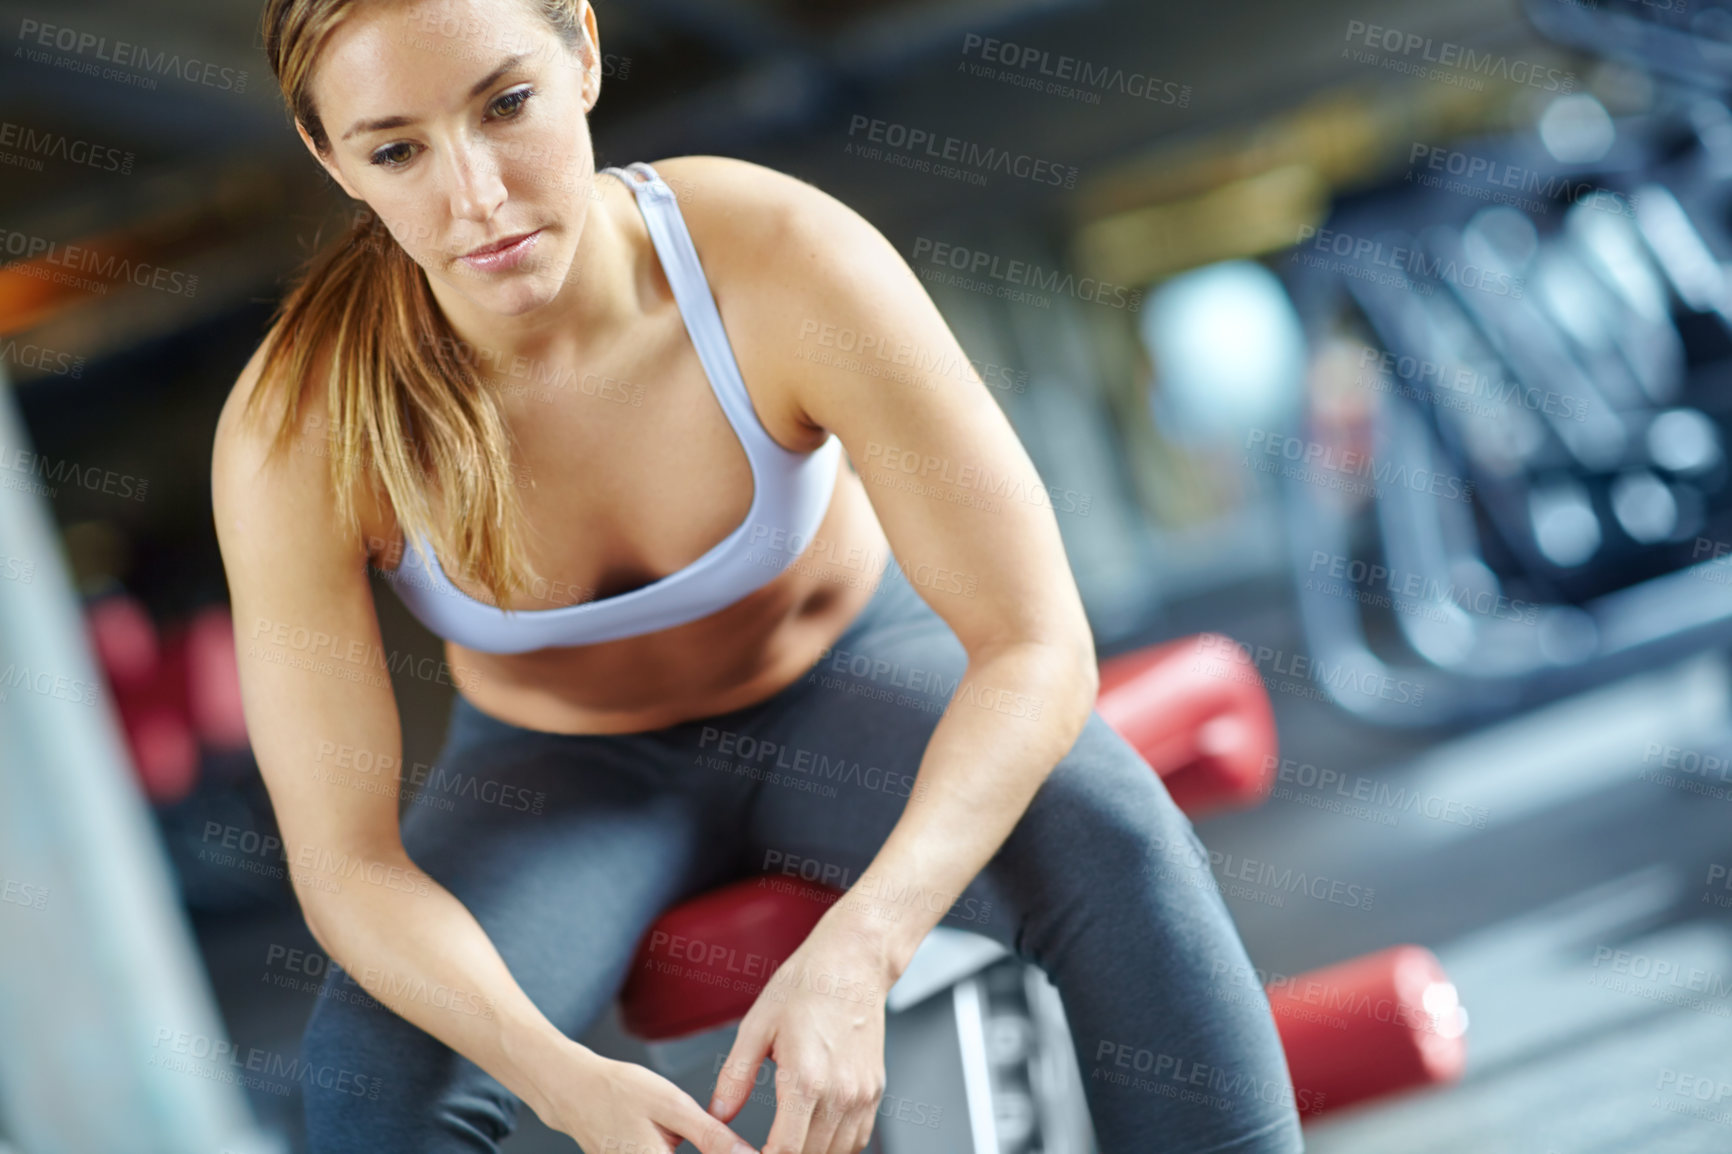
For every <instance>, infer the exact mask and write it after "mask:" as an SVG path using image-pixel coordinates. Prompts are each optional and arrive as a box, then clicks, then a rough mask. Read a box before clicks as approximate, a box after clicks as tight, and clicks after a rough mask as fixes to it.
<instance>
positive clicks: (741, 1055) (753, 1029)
mask: <svg viewBox="0 0 1732 1154" xmlns="http://www.w3.org/2000/svg"><path fill="white" fill-rule="evenodd" d="M757 1009H758V1007H757V1006H756V1005H754V1006H753V1007H752V1009H751V1010H750V1011H748V1012H747V1013H746V1016H745V1018H743V1019H742V1020H741V1021H740V1028H739V1031H738V1032H737V1033H736V1034H735V1035H734V1044H733V1046H732V1047H730V1048H729V1050H728V1057H727V1060H726V1061H724V1062H723V1063H722V1068H721V1069H720V1070H719V1071H717V1072H716V1091H715V1094H714V1095H713V1096H712V1097H711V1099H710V1113H711V1114H714V1115H715V1116H716V1117H717V1118H720V1119H721V1120H722V1121H724V1122H732V1121H733V1120H734V1115H735V1114H738V1113H739V1112H740V1107H741V1106H744V1105H745V1104H746V1098H747V1097H748V1096H749V1095H750V1094H751V1092H752V1087H753V1086H754V1085H755V1084H756V1083H757V1080H758V1069H759V1067H761V1066H762V1065H763V1064H764V1059H765V1058H767V1057H769V1054H770V1037H769V1033H768V1032H767V1031H766V1030H765V1029H764V1028H763V1027H762V1026H760V1025H759V1023H760V1022H761V1021H762V1020H763V1015H762V1014H760V1013H758V1012H757Z"/></svg>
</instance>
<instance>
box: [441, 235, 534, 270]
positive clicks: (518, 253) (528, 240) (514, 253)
mask: <svg viewBox="0 0 1732 1154" xmlns="http://www.w3.org/2000/svg"><path fill="white" fill-rule="evenodd" d="M540 235H541V230H540V229H539V228H538V229H536V230H535V231H534V232H532V233H528V234H526V235H524V236H521V237H519V238H517V239H516V240H514V241H512V242H511V243H509V244H506V245H504V246H503V247H500V248H493V249H488V250H486V251H484V252H476V253H470V254H469V255H468V256H463V257H459V258H458V259H459V260H461V261H463V262H464V263H465V264H467V265H468V266H469V267H470V268H475V269H480V270H481V271H482V272H504V271H505V270H506V269H512V268H516V267H517V266H518V265H519V264H521V263H523V259H524V257H526V256H528V255H529V253H530V251H531V250H532V249H534V248H535V242H536V238H537V237H539V236H540Z"/></svg>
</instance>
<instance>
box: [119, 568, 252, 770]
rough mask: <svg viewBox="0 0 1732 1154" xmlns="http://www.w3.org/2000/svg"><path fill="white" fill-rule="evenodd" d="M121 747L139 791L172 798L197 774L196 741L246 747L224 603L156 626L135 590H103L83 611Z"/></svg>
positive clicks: (218, 747)
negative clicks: (104, 678)
mask: <svg viewBox="0 0 1732 1154" xmlns="http://www.w3.org/2000/svg"><path fill="white" fill-rule="evenodd" d="M86 619H87V622H88V626H89V630H90V635H91V640H92V643H93V645H94V647H95V649H96V652H97V659H98V662H99V663H100V664H101V665H102V668H103V671H104V673H105V674H106V675H107V678H108V682H109V686H110V688H111V690H112V691H113V694H114V700H115V705H116V707H117V710H118V712H119V714H120V719H121V727H122V729H123V731H124V732H125V735H126V741H127V747H128V749H129V751H130V752H131V754H132V760H133V765H134V767H135V769H136V770H137V772H138V775H139V782H140V784H141V785H142V786H143V788H144V791H145V794H146V796H148V797H149V798H150V799H151V801H153V802H156V803H159V804H168V803H172V802H175V801H179V800H180V799H182V798H184V797H185V796H186V795H187V794H188V793H189V792H191V790H192V788H193V786H194V784H195V783H196V782H197V779H198V772H199V759H200V747H201V746H202V747H203V748H205V749H208V750H212V751H215V752H234V751H238V750H244V749H246V748H247V744H248V743H247V732H246V718H245V715H244V713H243V711H242V708H241V692H240V675H239V670H238V668H237V666H236V661H235V649H234V627H233V623H232V621H231V619H230V616H229V611H228V608H227V607H226V606H222V605H210V606H206V607H205V608H203V609H200V610H199V611H198V612H196V613H195V614H193V616H192V617H191V618H190V619H189V620H188V621H187V622H185V623H183V624H181V625H178V626H175V627H173V628H171V629H168V630H167V631H166V632H164V633H161V634H159V632H158V630H157V627H156V625H155V623H154V622H153V621H152V620H151V619H150V616H149V614H148V613H147V612H146V611H145V609H144V607H143V606H142V605H141V604H139V602H138V601H137V599H136V598H133V597H130V596H127V595H124V594H122V595H118V596H111V597H106V598H103V599H102V600H101V601H98V602H96V603H95V604H93V605H92V606H91V607H90V608H89V610H88V611H87V614H86Z"/></svg>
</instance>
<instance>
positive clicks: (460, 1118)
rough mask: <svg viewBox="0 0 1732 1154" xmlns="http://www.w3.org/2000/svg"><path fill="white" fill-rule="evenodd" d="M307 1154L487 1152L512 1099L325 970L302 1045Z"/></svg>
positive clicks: (509, 1120)
mask: <svg viewBox="0 0 1732 1154" xmlns="http://www.w3.org/2000/svg"><path fill="white" fill-rule="evenodd" d="M301 1065H302V1074H303V1077H302V1078H301V1085H302V1098H303V1103H304V1111H305V1118H306V1126H307V1142H308V1148H309V1150H310V1151H311V1152H312V1154H348V1152H350V1151H354V1152H356V1154H363V1152H364V1154H378V1152H379V1151H381V1150H393V1149H413V1150H416V1151H427V1152H430V1154H433V1152H436V1154H444V1152H448V1151H449V1152H456V1151H483V1152H487V1154H495V1152H497V1150H498V1149H499V1143H500V1142H501V1141H503V1140H504V1138H505V1137H506V1136H507V1135H509V1134H510V1133H511V1131H512V1130H513V1129H514V1128H515V1124H516V1120H517V1101H516V1099H515V1098H514V1097H512V1095H511V1094H510V1093H509V1092H508V1091H506V1090H505V1088H504V1087H503V1086H501V1085H500V1084H499V1083H498V1082H497V1081H495V1080H494V1079H493V1078H491V1077H490V1076H488V1075H487V1074H486V1073H485V1072H484V1071H482V1070H480V1069H479V1068H478V1067H476V1066H475V1065H474V1064H473V1063H471V1062H469V1061H468V1060H467V1059H465V1058H463V1057H462V1056H461V1055H460V1054H458V1053H456V1052H455V1051H453V1050H452V1049H451V1048H450V1047H449V1046H446V1045H445V1044H444V1043H443V1042H441V1041H439V1040H438V1039H437V1038H435V1037H433V1036H432V1035H431V1034H428V1033H427V1032H426V1031H425V1030H422V1029H421V1028H420V1027H419V1026H416V1025H415V1024H414V1023H412V1022H410V1021H408V1020H407V1019H405V1018H402V1017H400V1016H398V1015H397V1014H395V1013H392V1012H391V1011H390V1010H389V1009H387V1008H386V1007H385V1006H383V1005H382V1004H380V1003H379V1002H377V1001H375V1000H374V999H372V998H371V997H369V996H368V994H367V992H366V991H365V990H363V989H362V988H361V987H360V985H358V984H357V983H356V982H355V981H354V979H352V978H350V977H349V976H348V975H347V974H345V973H343V972H342V971H341V970H340V969H339V968H338V967H336V966H334V965H333V966H332V967H331V972H330V975H329V976H328V977H327V979H326V981H325V984H324V986H323V988H322V989H321V990H320V997H319V999H318V1002H317V1004H316V1005H315V1006H314V1008H313V1013H312V1016H311V1017H310V1018H309V1019H308V1021H307V1027H306V1031H305V1033H304V1034H303V1035H302V1039H301Z"/></svg>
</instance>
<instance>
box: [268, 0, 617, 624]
mask: <svg viewBox="0 0 1732 1154" xmlns="http://www.w3.org/2000/svg"><path fill="white" fill-rule="evenodd" d="M363 2H364V0H266V3H265V7H264V13H263V16H262V20H261V25H262V27H261V31H262V32H263V38H264V45H265V55H266V56H267V57H268V58H269V60H270V64H271V71H272V72H273V73H274V74H275V75H276V78H277V84H278V86H279V87H280V88H281V89H282V92H283V99H284V101H285V102H286V103H287V105H288V108H289V111H290V112H291V113H292V114H293V115H294V117H295V119H296V120H298V121H299V122H300V124H301V125H302V126H303V127H304V128H305V129H306V131H307V135H308V136H309V137H311V138H312V141H313V143H314V145H316V146H317V148H318V150H319V151H320V153H322V154H328V153H329V152H330V138H329V136H328V135H327V134H326V131H325V126H324V123H323V121H322V120H321V119H320V118H319V113H318V109H317V108H315V107H314V105H313V96H312V75H313V69H314V67H315V65H316V64H317V62H318V57H319V53H320V52H321V50H322V49H323V48H324V45H325V43H326V41H327V39H328V38H329V37H330V35H331V33H332V32H333V31H334V30H335V29H336V27H337V26H338V25H339V24H340V23H341V22H342V21H343V20H344V19H345V18H346V17H347V16H349V15H350V14H351V13H352V12H353V11H354V10H355V9H356V8H357V7H358V6H359V5H360V4H361V3H363ZM522 2H525V3H528V4H529V5H530V6H531V8H533V9H534V10H535V11H537V12H538V13H539V14H540V15H541V16H542V18H543V19H545V20H546V21H547V23H548V24H549V25H550V26H551V27H552V28H553V30H554V31H555V33H557V34H558V35H559V37H560V39H561V41H562V42H563V43H564V45H565V48H566V49H567V50H568V51H570V50H574V49H575V48H576V46H577V44H578V43H579V41H580V39H581V37H582V29H583V26H582V22H581V21H582V13H583V0H522ZM325 350H328V351H329V356H328V359H327V360H326V361H325V362H324V370H325V373H326V376H327V384H328V387H327V388H326V390H325V397H326V404H325V421H324V424H325V429H326V435H327V436H328V438H329V444H328V446H327V448H328V450H329V452H328V455H329V457H330V469H331V482H332V487H333V488H334V490H335V492H336V503H337V510H336V511H337V516H338V517H339V519H340V520H341V522H342V524H344V525H345V526H347V527H348V528H349V530H350V531H352V532H359V529H360V517H359V513H358V510H357V502H356V490H357V487H358V486H359V485H361V484H362V483H363V482H365V483H367V484H368V485H369V486H371V488H372V491H373V492H374V493H375V494H377V492H378V491H379V489H380V488H382V489H383V490H384V494H385V497H386V498H387V500H388V501H389V503H390V506H391V508H392V510H393V511H394V512H395V514H396V517H397V522H398V524H399V525H400V526H401V527H402V529H403V532H404V536H405V537H406V538H407V539H408V540H409V541H411V542H413V543H414V546H415V549H416V551H417V552H418V553H420V554H421V557H422V560H423V562H426V561H428V560H429V558H428V557H427V556H426V552H425V550H424V549H422V547H421V540H422V539H426V540H430V541H431V540H440V539H443V540H444V541H445V543H446V544H447V546H448V548H449V549H450V555H449V557H448V559H447V561H446V566H445V567H446V569H447V571H448V572H450V573H454V574H455V573H464V574H470V575H472V576H473V577H474V578H475V579H476V581H477V582H479V583H480V584H481V585H482V586H484V587H485V588H486V590H487V591H488V592H489V593H490V594H491V595H492V596H493V599H494V601H495V603H497V604H501V605H503V604H504V603H505V601H506V599H507V597H508V596H509V594H510V593H512V592H514V591H516V590H518V589H522V588H526V587H528V586H529V585H530V583H531V582H532V581H533V580H534V578H535V576H536V574H535V573H534V570H533V567H532V566H531V565H530V564H529V561H528V558H527V556H526V555H525V553H524V551H523V546H522V534H521V514H522V507H521V504H520V502H519V500H518V497H517V492H516V489H517V485H516V473H515V472H514V471H513V466H512V460H511V438H510V434H509V431H508V430H507V428H506V425H505V422H504V420H503V418H502V416H501V414H500V412H499V407H498V404H497V399H496V397H495V396H494V394H493V392H492V391H491V390H489V389H487V388H486V387H484V385H483V382H482V380H481V376H480V374H479V373H478V372H477V371H476V368H475V364H474V358H473V357H471V356H465V355H463V343H462V342H461V341H459V340H458V339H457V338H456V336H455V334H454V333H453V332H452V330H451V327H450V325H449V323H448V322H447V321H446V319H445V317H444V314H442V313H441V312H440V311H439V309H438V307H437V306H436V304H435V302H434V300H433V296H432V293H431V291H430V290H429V288H428V285H427V274H426V273H425V272H424V271H423V270H422V268H421V266H420V265H418V264H416V263H415V261H414V259H413V258H411V257H410V256H409V254H408V253H407V252H405V251H404V250H403V247H402V246H401V245H399V244H398V243H397V241H396V238H395V237H393V236H392V235H391V233H390V230H389V229H387V228H386V227H385V224H384V222H383V221H381V220H380V219H379V217H378V215H377V214H376V213H374V212H372V211H371V210H370V209H365V208H363V209H362V210H360V211H358V212H357V213H356V214H355V218H354V221H353V222H352V223H351V225H350V227H349V229H348V231H347V233H346V234H345V235H343V236H341V237H340V238H338V239H337V240H335V241H334V242H332V243H331V244H329V245H328V246H326V247H325V248H324V249H323V250H321V251H319V252H317V253H316V254H315V255H314V256H313V257H312V258H311V259H309V260H308V261H307V262H306V264H305V265H304V267H303V268H302V270H301V272H300V274H299V276H298V277H296V278H295V280H294V283H293V284H292V286H291V287H290V289H289V291H288V293H287V295H286V296H285V297H284V298H283V299H282V300H281V301H280V302H279V303H278V305H277V308H276V310H275V311H274V313H273V314H272V333H271V336H270V338H268V340H267V348H266V351H265V358H264V363H263V366H262V369H261V374H260V378H259V383H258V386H257V388H255V389H254V390H253V392H252V395H251V396H249V397H248V398H247V402H246V405H245V407H244V410H243V416H245V417H248V418H251V417H253V416H254V415H255V414H256V413H257V412H258V411H259V409H260V408H261V407H262V406H264V405H265V404H266V403H267V402H273V401H274V402H275V403H276V405H277V408H278V412H279V417H278V423H277V425H276V427H275V430H274V432H273V433H272V436H271V441H270V453H271V454H272V455H275V454H277V453H279V452H281V451H283V450H284V449H285V448H287V447H288V446H289V445H290V443H291V442H292V441H293V440H294V437H295V428H296V425H297V423H298V421H299V419H300V411H301V405H302V400H303V398H304V396H305V394H306V392H307V391H308V390H309V389H310V388H313V387H314V386H315V384H316V383H317V382H315V380H314V373H315V371H316V370H317V367H318V357H319V355H320V353H321V352H322V351H325ZM441 523H443V524H444V526H445V527H446V528H448V529H449V530H450V531H449V532H448V533H439V532H438V531H437V529H438V527H439V525H440V524H441Z"/></svg>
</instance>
